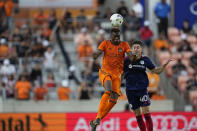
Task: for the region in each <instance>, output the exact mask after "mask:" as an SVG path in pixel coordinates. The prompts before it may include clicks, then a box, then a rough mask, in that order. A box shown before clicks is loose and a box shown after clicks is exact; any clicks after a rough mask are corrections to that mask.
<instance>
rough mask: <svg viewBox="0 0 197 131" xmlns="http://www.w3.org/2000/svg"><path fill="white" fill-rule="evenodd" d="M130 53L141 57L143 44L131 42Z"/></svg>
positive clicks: (136, 41)
mask: <svg viewBox="0 0 197 131" xmlns="http://www.w3.org/2000/svg"><path fill="white" fill-rule="evenodd" d="M131 51H132V53H133V54H135V55H138V56H141V55H142V51H143V43H142V41H140V40H134V41H132V42H131Z"/></svg>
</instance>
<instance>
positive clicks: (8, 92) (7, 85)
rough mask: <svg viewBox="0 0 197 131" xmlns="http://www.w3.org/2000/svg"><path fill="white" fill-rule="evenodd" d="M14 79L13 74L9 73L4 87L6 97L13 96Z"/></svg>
mask: <svg viewBox="0 0 197 131" xmlns="http://www.w3.org/2000/svg"><path fill="white" fill-rule="evenodd" d="M15 83H16V80H15V78H14V75H9V76H8V80H7V82H6V83H5V88H6V98H14V86H15Z"/></svg>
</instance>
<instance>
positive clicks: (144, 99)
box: [138, 89, 151, 107]
mask: <svg viewBox="0 0 197 131" xmlns="http://www.w3.org/2000/svg"><path fill="white" fill-rule="evenodd" d="M138 96H139V97H140V106H141V107H146V106H150V104H151V101H150V98H149V95H148V91H147V90H146V89H144V90H140V91H139V92H138Z"/></svg>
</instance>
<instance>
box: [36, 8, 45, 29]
mask: <svg viewBox="0 0 197 131" xmlns="http://www.w3.org/2000/svg"><path fill="white" fill-rule="evenodd" d="M45 22H47V15H46V14H45V13H44V11H43V9H40V10H39V12H38V13H36V14H35V15H34V23H35V24H36V25H37V26H41V25H42V24H44V23H45Z"/></svg>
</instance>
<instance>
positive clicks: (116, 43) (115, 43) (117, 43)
mask: <svg viewBox="0 0 197 131" xmlns="http://www.w3.org/2000/svg"><path fill="white" fill-rule="evenodd" d="M110 41H111V43H112V44H113V45H119V44H120V41H119V42H114V41H112V40H110Z"/></svg>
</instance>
